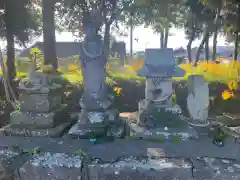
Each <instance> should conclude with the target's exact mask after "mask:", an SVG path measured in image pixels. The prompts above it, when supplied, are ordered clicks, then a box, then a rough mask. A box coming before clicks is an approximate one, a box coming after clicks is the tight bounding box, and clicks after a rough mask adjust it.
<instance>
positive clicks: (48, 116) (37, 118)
mask: <svg viewBox="0 0 240 180" xmlns="http://www.w3.org/2000/svg"><path fill="white" fill-rule="evenodd" d="M65 107H66V106H65V105H62V106H61V108H59V109H57V110H55V111H53V112H48V113H34V112H21V111H18V110H17V111H14V112H12V113H11V115H10V124H12V125H18V126H19V127H30V126H31V127H33V128H53V127H55V126H57V125H59V124H60V123H62V122H68V121H69V120H70V115H69V113H68V112H66V111H64V108H65Z"/></svg>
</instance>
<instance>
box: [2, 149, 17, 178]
mask: <svg viewBox="0 0 240 180" xmlns="http://www.w3.org/2000/svg"><path fill="white" fill-rule="evenodd" d="M19 155H20V154H19V153H18V152H15V151H12V150H9V149H8V148H0V180H12V178H13V170H12V167H10V166H11V165H12V161H13V160H14V159H16V158H17V157H18V156H19Z"/></svg>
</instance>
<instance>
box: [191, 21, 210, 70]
mask: <svg viewBox="0 0 240 180" xmlns="http://www.w3.org/2000/svg"><path fill="white" fill-rule="evenodd" d="M208 36H209V31H208V26H206V28H205V32H204V34H203V38H202V41H201V43H200V45H199V47H198V49H197V53H196V60H195V62H194V65H195V66H196V65H197V63H198V61H199V59H200V55H201V52H202V49H203V46H204V44H205V42H206V40H207V38H208Z"/></svg>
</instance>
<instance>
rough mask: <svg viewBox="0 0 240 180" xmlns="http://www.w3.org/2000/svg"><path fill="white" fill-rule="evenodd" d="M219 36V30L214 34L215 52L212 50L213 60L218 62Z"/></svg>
mask: <svg viewBox="0 0 240 180" xmlns="http://www.w3.org/2000/svg"><path fill="white" fill-rule="evenodd" d="M217 36H218V30H217V29H216V30H215V32H214V33H213V50H212V60H213V61H216V59H217Z"/></svg>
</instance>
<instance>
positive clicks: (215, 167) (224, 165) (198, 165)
mask: <svg viewBox="0 0 240 180" xmlns="http://www.w3.org/2000/svg"><path fill="white" fill-rule="evenodd" d="M191 161H192V163H193V165H194V169H193V172H194V177H195V179H196V180H226V179H227V180H239V179H240V162H237V161H236V160H229V159H224V158H223V159H221V158H220V159H216V158H209V157H202V158H191Z"/></svg>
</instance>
